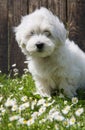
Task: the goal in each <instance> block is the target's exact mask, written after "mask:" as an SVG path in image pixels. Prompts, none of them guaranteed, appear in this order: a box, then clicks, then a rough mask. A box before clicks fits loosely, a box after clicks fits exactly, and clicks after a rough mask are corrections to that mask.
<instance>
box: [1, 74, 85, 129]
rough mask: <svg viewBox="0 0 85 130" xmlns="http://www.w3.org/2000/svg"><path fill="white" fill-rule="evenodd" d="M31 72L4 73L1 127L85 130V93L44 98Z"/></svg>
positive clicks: (2, 76)
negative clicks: (19, 73)
mask: <svg viewBox="0 0 85 130" xmlns="http://www.w3.org/2000/svg"><path fill="white" fill-rule="evenodd" d="M35 92H36V91H35V85H34V82H33V80H32V77H31V75H30V74H28V73H26V72H25V74H23V75H22V76H21V77H18V76H17V73H15V76H14V77H13V78H10V75H3V74H0V130H85V100H84V99H85V93H84V92H83V91H79V92H78V93H79V97H78V98H77V97H75V98H72V99H68V98H66V97H64V95H63V94H61V93H60V94H58V96H53V97H48V98H41V97H40V96H39V95H38V94H36V93H35Z"/></svg>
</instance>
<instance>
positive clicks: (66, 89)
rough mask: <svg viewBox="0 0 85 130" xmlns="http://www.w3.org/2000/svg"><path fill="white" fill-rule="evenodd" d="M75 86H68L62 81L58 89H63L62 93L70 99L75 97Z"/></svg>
mask: <svg viewBox="0 0 85 130" xmlns="http://www.w3.org/2000/svg"><path fill="white" fill-rule="evenodd" d="M76 88H77V87H76V86H73V85H71V84H69V83H68V82H66V81H65V80H63V81H62V82H61V83H60V85H59V89H60V90H61V89H63V93H64V94H65V95H66V96H67V97H68V98H72V97H74V96H77V93H76Z"/></svg>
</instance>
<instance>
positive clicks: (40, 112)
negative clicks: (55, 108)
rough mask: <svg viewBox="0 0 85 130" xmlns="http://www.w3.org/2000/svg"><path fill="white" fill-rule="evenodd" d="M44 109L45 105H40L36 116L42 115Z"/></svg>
mask: <svg viewBox="0 0 85 130" xmlns="http://www.w3.org/2000/svg"><path fill="white" fill-rule="evenodd" d="M45 111H46V107H45V106H42V107H41V108H40V109H39V112H38V116H40V115H42V114H43V113H44V112H45Z"/></svg>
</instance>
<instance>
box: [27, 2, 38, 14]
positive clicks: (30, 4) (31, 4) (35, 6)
mask: <svg viewBox="0 0 85 130" xmlns="http://www.w3.org/2000/svg"><path fill="white" fill-rule="evenodd" d="M28 8H29V9H28V13H31V12H33V11H34V10H35V9H38V8H40V0H29V1H28Z"/></svg>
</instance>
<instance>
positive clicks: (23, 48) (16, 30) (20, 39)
mask: <svg viewBox="0 0 85 130" xmlns="http://www.w3.org/2000/svg"><path fill="white" fill-rule="evenodd" d="M13 31H14V33H15V39H16V41H17V43H18V45H19V47H20V48H21V51H22V52H23V53H24V54H25V55H27V54H28V53H27V51H26V44H25V43H24V40H23V28H22V25H21V24H20V25H19V26H17V27H14V28H13Z"/></svg>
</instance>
